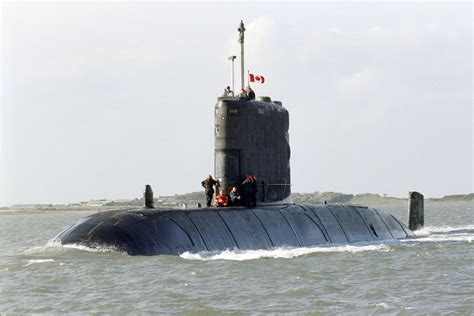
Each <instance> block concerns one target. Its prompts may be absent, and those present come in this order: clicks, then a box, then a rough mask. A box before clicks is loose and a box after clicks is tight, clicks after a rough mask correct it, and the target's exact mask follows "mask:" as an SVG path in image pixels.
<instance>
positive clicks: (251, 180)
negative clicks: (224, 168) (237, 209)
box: [242, 174, 257, 207]
mask: <svg viewBox="0 0 474 316" xmlns="http://www.w3.org/2000/svg"><path fill="white" fill-rule="evenodd" d="M242 187H243V189H244V203H245V206H247V207H250V206H254V207H255V206H257V178H256V177H255V176H254V175H253V174H249V175H247V177H246V178H245V180H244V182H242Z"/></svg>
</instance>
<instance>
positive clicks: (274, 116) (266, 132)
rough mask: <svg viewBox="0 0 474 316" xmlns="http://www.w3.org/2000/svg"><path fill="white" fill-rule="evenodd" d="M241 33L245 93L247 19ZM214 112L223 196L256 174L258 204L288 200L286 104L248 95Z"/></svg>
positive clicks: (218, 175)
mask: <svg viewBox="0 0 474 316" xmlns="http://www.w3.org/2000/svg"><path fill="white" fill-rule="evenodd" d="M238 31H239V43H240V47H241V49H240V52H241V54H240V59H241V60H240V61H241V63H240V67H241V69H240V74H241V89H242V90H243V89H244V73H245V70H244V67H245V66H244V33H245V26H244V23H243V22H242V21H241V22H240V26H239V28H238ZM233 62H234V56H232V63H233ZM232 69H233V68H232ZM232 81H233V71H232ZM214 111H215V112H214V139H215V155H214V174H215V176H216V178H217V179H218V180H219V183H220V189H219V190H220V193H222V194H228V193H229V191H230V190H231V189H232V187H233V186H236V187H239V186H240V185H241V183H242V182H243V180H244V179H245V177H246V176H247V175H249V174H252V175H254V176H255V177H256V178H257V182H258V190H259V194H257V200H258V201H259V202H280V201H288V202H289V197H290V194H291V190H290V185H291V182H290V144H289V134H288V128H289V117H288V111H287V110H286V109H285V108H284V107H283V105H282V103H281V102H279V101H274V102H272V100H271V98H270V97H260V98H258V99H257V100H249V99H248V98H247V97H246V96H240V97H233V96H232V97H227V96H226V97H220V98H218V101H217V104H216V106H215V109H214Z"/></svg>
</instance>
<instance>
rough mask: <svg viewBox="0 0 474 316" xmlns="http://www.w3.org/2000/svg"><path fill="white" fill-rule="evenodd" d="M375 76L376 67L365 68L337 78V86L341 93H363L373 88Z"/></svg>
mask: <svg viewBox="0 0 474 316" xmlns="http://www.w3.org/2000/svg"><path fill="white" fill-rule="evenodd" d="M377 77H378V75H377V71H376V69H374V68H365V69H362V70H360V71H358V72H355V73H353V74H351V75H349V76H348V77H345V78H342V79H341V80H339V82H337V88H338V89H339V91H340V92H341V93H351V94H354V93H364V92H367V91H369V90H372V89H373V85H374V84H375V83H376V81H377Z"/></svg>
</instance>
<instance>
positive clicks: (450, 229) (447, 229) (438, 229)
mask: <svg viewBox="0 0 474 316" xmlns="http://www.w3.org/2000/svg"><path fill="white" fill-rule="evenodd" d="M458 232H470V233H473V234H474V225H465V226H426V227H423V229H420V230H417V231H415V235H416V236H417V237H421V236H426V235H431V234H439V233H445V234H448V233H449V234H455V233H458Z"/></svg>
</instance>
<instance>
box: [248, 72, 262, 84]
mask: <svg viewBox="0 0 474 316" xmlns="http://www.w3.org/2000/svg"><path fill="white" fill-rule="evenodd" d="M249 78H250V82H259V83H264V82H265V77H264V76H256V75H254V74H251V73H249Z"/></svg>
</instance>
